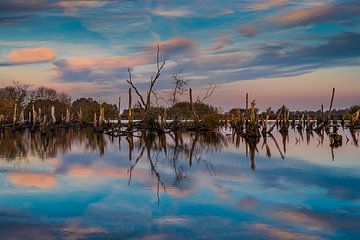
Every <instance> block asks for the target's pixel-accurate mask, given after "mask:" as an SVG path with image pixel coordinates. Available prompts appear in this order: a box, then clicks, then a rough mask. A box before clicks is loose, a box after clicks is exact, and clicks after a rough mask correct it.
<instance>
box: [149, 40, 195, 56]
mask: <svg viewBox="0 0 360 240" xmlns="http://www.w3.org/2000/svg"><path fill="white" fill-rule="evenodd" d="M157 44H159V46H160V51H161V52H163V53H165V54H169V55H177V54H186V53H188V52H195V51H196V46H197V42H196V41H194V40H192V39H190V38H185V37H176V38H171V39H168V40H165V41H160V42H159V43H156V44H155V45H157ZM155 45H154V46H155Z"/></svg>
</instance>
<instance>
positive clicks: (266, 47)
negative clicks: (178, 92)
mask: <svg viewBox="0 0 360 240" xmlns="http://www.w3.org/2000/svg"><path fill="white" fill-rule="evenodd" d="M0 26H1V27H0V39H1V40H0V85H1V86H3V85H7V84H9V83H11V82H12V81H19V82H24V83H28V84H32V85H34V86H39V85H45V86H50V87H55V88H57V89H59V90H60V89H61V90H63V91H67V92H70V93H71V94H72V95H73V96H74V97H81V96H91V97H95V98H102V99H105V100H108V101H113V102H115V101H116V99H117V97H118V96H119V95H120V96H124V97H125V92H126V91H127V88H128V86H127V85H126V81H125V80H126V78H127V68H131V69H132V72H133V77H134V81H135V82H136V83H137V84H138V86H139V87H140V88H142V89H144V90H145V87H146V86H147V84H146V82H147V81H148V80H149V79H150V77H151V75H153V74H154V72H155V65H154V63H155V60H156V49H155V46H156V45H157V44H159V45H160V49H161V54H160V55H161V58H162V59H167V63H166V65H165V69H164V72H163V74H162V76H161V78H160V80H159V82H158V83H157V88H158V89H160V92H162V93H163V94H166V92H167V91H168V90H167V89H169V88H171V87H172V84H171V76H172V74H173V73H176V72H179V71H181V74H182V76H183V77H184V78H186V79H188V80H190V82H191V85H192V86H193V88H195V92H196V94H198V95H202V94H204V88H206V86H208V84H209V83H215V84H216V85H217V89H216V91H215V94H214V95H213V97H212V98H211V99H209V103H211V104H214V105H216V106H220V107H222V108H223V109H225V110H226V109H229V108H231V107H235V106H238V105H241V104H242V102H243V96H244V95H245V92H249V93H250V96H251V97H252V98H255V99H256V100H257V102H258V104H259V106H260V107H261V108H265V107H266V106H274V107H277V106H278V105H280V104H281V102H287V103H288V105H289V106H290V107H291V108H318V106H320V105H321V104H322V103H325V104H327V102H328V98H329V95H330V93H331V89H332V87H336V88H337V95H336V96H337V98H336V99H335V103H336V104H335V106H336V107H346V106H349V105H351V104H356V103H359V102H360V97H359V94H358V91H356V90H355V89H359V87H360V82H359V77H360V70H359V63H360V58H359V56H360V47H359V44H358V43H359V42H360V27H359V26H360V1H358V0H352V1H339V0H320V1H316V2H314V1H307V0H305V1H292V0H269V1H226V2H224V1H214V0H195V1H194V0H193V1H187V0H185V1H155V0H153V1H145V0H144V1H100V0H92V1H90V0H89V1H86V0H83V1H76V0H74V1H64V0H31V1H26V0H3V1H1V3H0ZM304 103H305V105H304Z"/></svg>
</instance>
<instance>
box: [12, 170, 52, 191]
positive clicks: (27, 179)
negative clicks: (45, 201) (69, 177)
mask: <svg viewBox="0 0 360 240" xmlns="http://www.w3.org/2000/svg"><path fill="white" fill-rule="evenodd" d="M7 180H9V181H10V182H11V183H12V184H14V185H17V186H23V187H37V188H52V187H54V186H55V185H56V183H57V180H56V176H55V175H52V174H47V173H10V174H8V176H7Z"/></svg>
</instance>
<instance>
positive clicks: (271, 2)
mask: <svg viewBox="0 0 360 240" xmlns="http://www.w3.org/2000/svg"><path fill="white" fill-rule="evenodd" d="M288 2H289V0H268V1H260V2H255V3H251V4H248V5H247V8H248V9H251V10H255V11H259V10H267V9H269V8H272V7H276V6H281V5H284V4H286V3H288Z"/></svg>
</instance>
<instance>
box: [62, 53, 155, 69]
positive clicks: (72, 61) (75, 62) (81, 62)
mask: <svg viewBox="0 0 360 240" xmlns="http://www.w3.org/2000/svg"><path fill="white" fill-rule="evenodd" d="M63 61H64V63H65V64H66V65H67V67H68V69H70V70H81V69H85V68H99V69H100V68H103V69H109V68H130V67H135V66H140V65H144V64H149V63H150V62H151V60H150V59H149V58H148V57H147V55H145V56H112V57H102V58H88V57H71V58H67V59H65V60H63Z"/></svg>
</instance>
